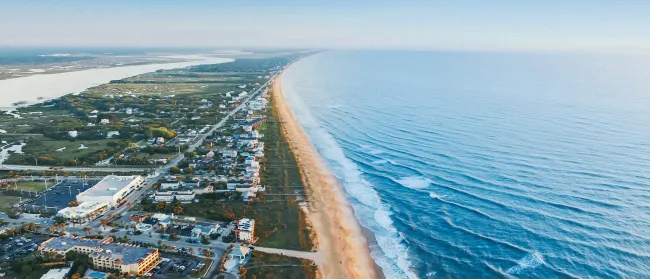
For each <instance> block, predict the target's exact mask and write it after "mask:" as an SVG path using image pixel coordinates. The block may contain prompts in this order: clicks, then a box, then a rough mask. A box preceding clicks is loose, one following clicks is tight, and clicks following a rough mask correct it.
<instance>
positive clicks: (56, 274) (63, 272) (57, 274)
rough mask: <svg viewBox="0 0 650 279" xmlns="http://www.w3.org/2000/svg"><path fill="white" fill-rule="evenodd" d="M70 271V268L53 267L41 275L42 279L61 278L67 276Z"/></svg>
mask: <svg viewBox="0 0 650 279" xmlns="http://www.w3.org/2000/svg"><path fill="white" fill-rule="evenodd" d="M68 272H70V268H69V267H66V268H53V269H50V270H48V271H47V273H45V274H43V276H41V279H61V278H65V277H66V276H67V275H68Z"/></svg>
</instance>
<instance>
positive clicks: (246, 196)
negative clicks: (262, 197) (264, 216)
mask: <svg viewBox="0 0 650 279" xmlns="http://www.w3.org/2000/svg"><path fill="white" fill-rule="evenodd" d="M256 197H257V193H255V191H253V190H250V189H249V190H248V191H246V192H244V193H243V194H242V198H243V200H244V202H249V201H253V200H255V198H256Z"/></svg>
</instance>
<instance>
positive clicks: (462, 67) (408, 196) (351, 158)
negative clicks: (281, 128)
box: [283, 51, 650, 278]
mask: <svg viewBox="0 0 650 279" xmlns="http://www.w3.org/2000/svg"><path fill="white" fill-rule="evenodd" d="M649 62H650V59H648V57H647V56H634V55H604V54H599V55H587V54H550V53H546V54H521V53H520V54H514V53H461V52H456V53H453V52H380V51H376V52H355V51H335V52H325V53H321V54H317V55H314V56H311V57H308V58H305V59H303V60H301V61H299V62H297V63H296V64H294V65H293V66H291V67H290V68H289V70H288V71H287V73H286V75H285V78H284V80H283V87H284V90H285V94H286V96H287V99H288V102H289V105H290V106H291V108H292V110H293V111H294V114H295V115H296V117H297V119H298V121H299V122H300V124H301V125H302V126H303V128H304V129H305V132H306V133H307V135H308V136H309V138H310V140H311V141H312V143H313V144H314V145H315V147H316V148H317V149H318V151H319V152H320V153H321V154H322V155H323V157H324V158H325V159H326V161H327V163H328V165H329V166H330V168H331V169H332V170H333V172H334V173H335V174H336V175H337V177H338V178H339V179H340V180H341V181H342V183H343V185H344V187H345V189H346V191H347V194H348V196H349V198H350V201H351V203H352V205H353V207H354V209H355V214H356V216H357V217H358V219H359V222H360V223H361V224H362V225H363V226H365V227H367V228H369V229H370V230H371V231H372V232H373V233H374V234H375V237H376V238H377V244H376V245H373V247H371V250H372V255H373V258H374V259H375V261H376V262H377V263H378V265H379V266H380V267H381V268H382V270H384V272H385V274H386V276H387V277H388V278H650V271H649V269H648V263H650V188H649V187H650V186H648V184H649V182H650V173H649V170H650V129H649V128H650V127H649V123H650V78H648V77H650V63H649Z"/></svg>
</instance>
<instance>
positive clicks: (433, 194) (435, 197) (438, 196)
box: [429, 192, 440, 199]
mask: <svg viewBox="0 0 650 279" xmlns="http://www.w3.org/2000/svg"><path fill="white" fill-rule="evenodd" d="M429 197H432V198H434V199H439V198H440V195H438V194H436V193H434V192H429Z"/></svg>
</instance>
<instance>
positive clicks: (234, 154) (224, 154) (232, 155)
mask: <svg viewBox="0 0 650 279" xmlns="http://www.w3.org/2000/svg"><path fill="white" fill-rule="evenodd" d="M221 156H222V157H229V158H235V157H237V151H235V150H230V149H228V150H223V151H221Z"/></svg>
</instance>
